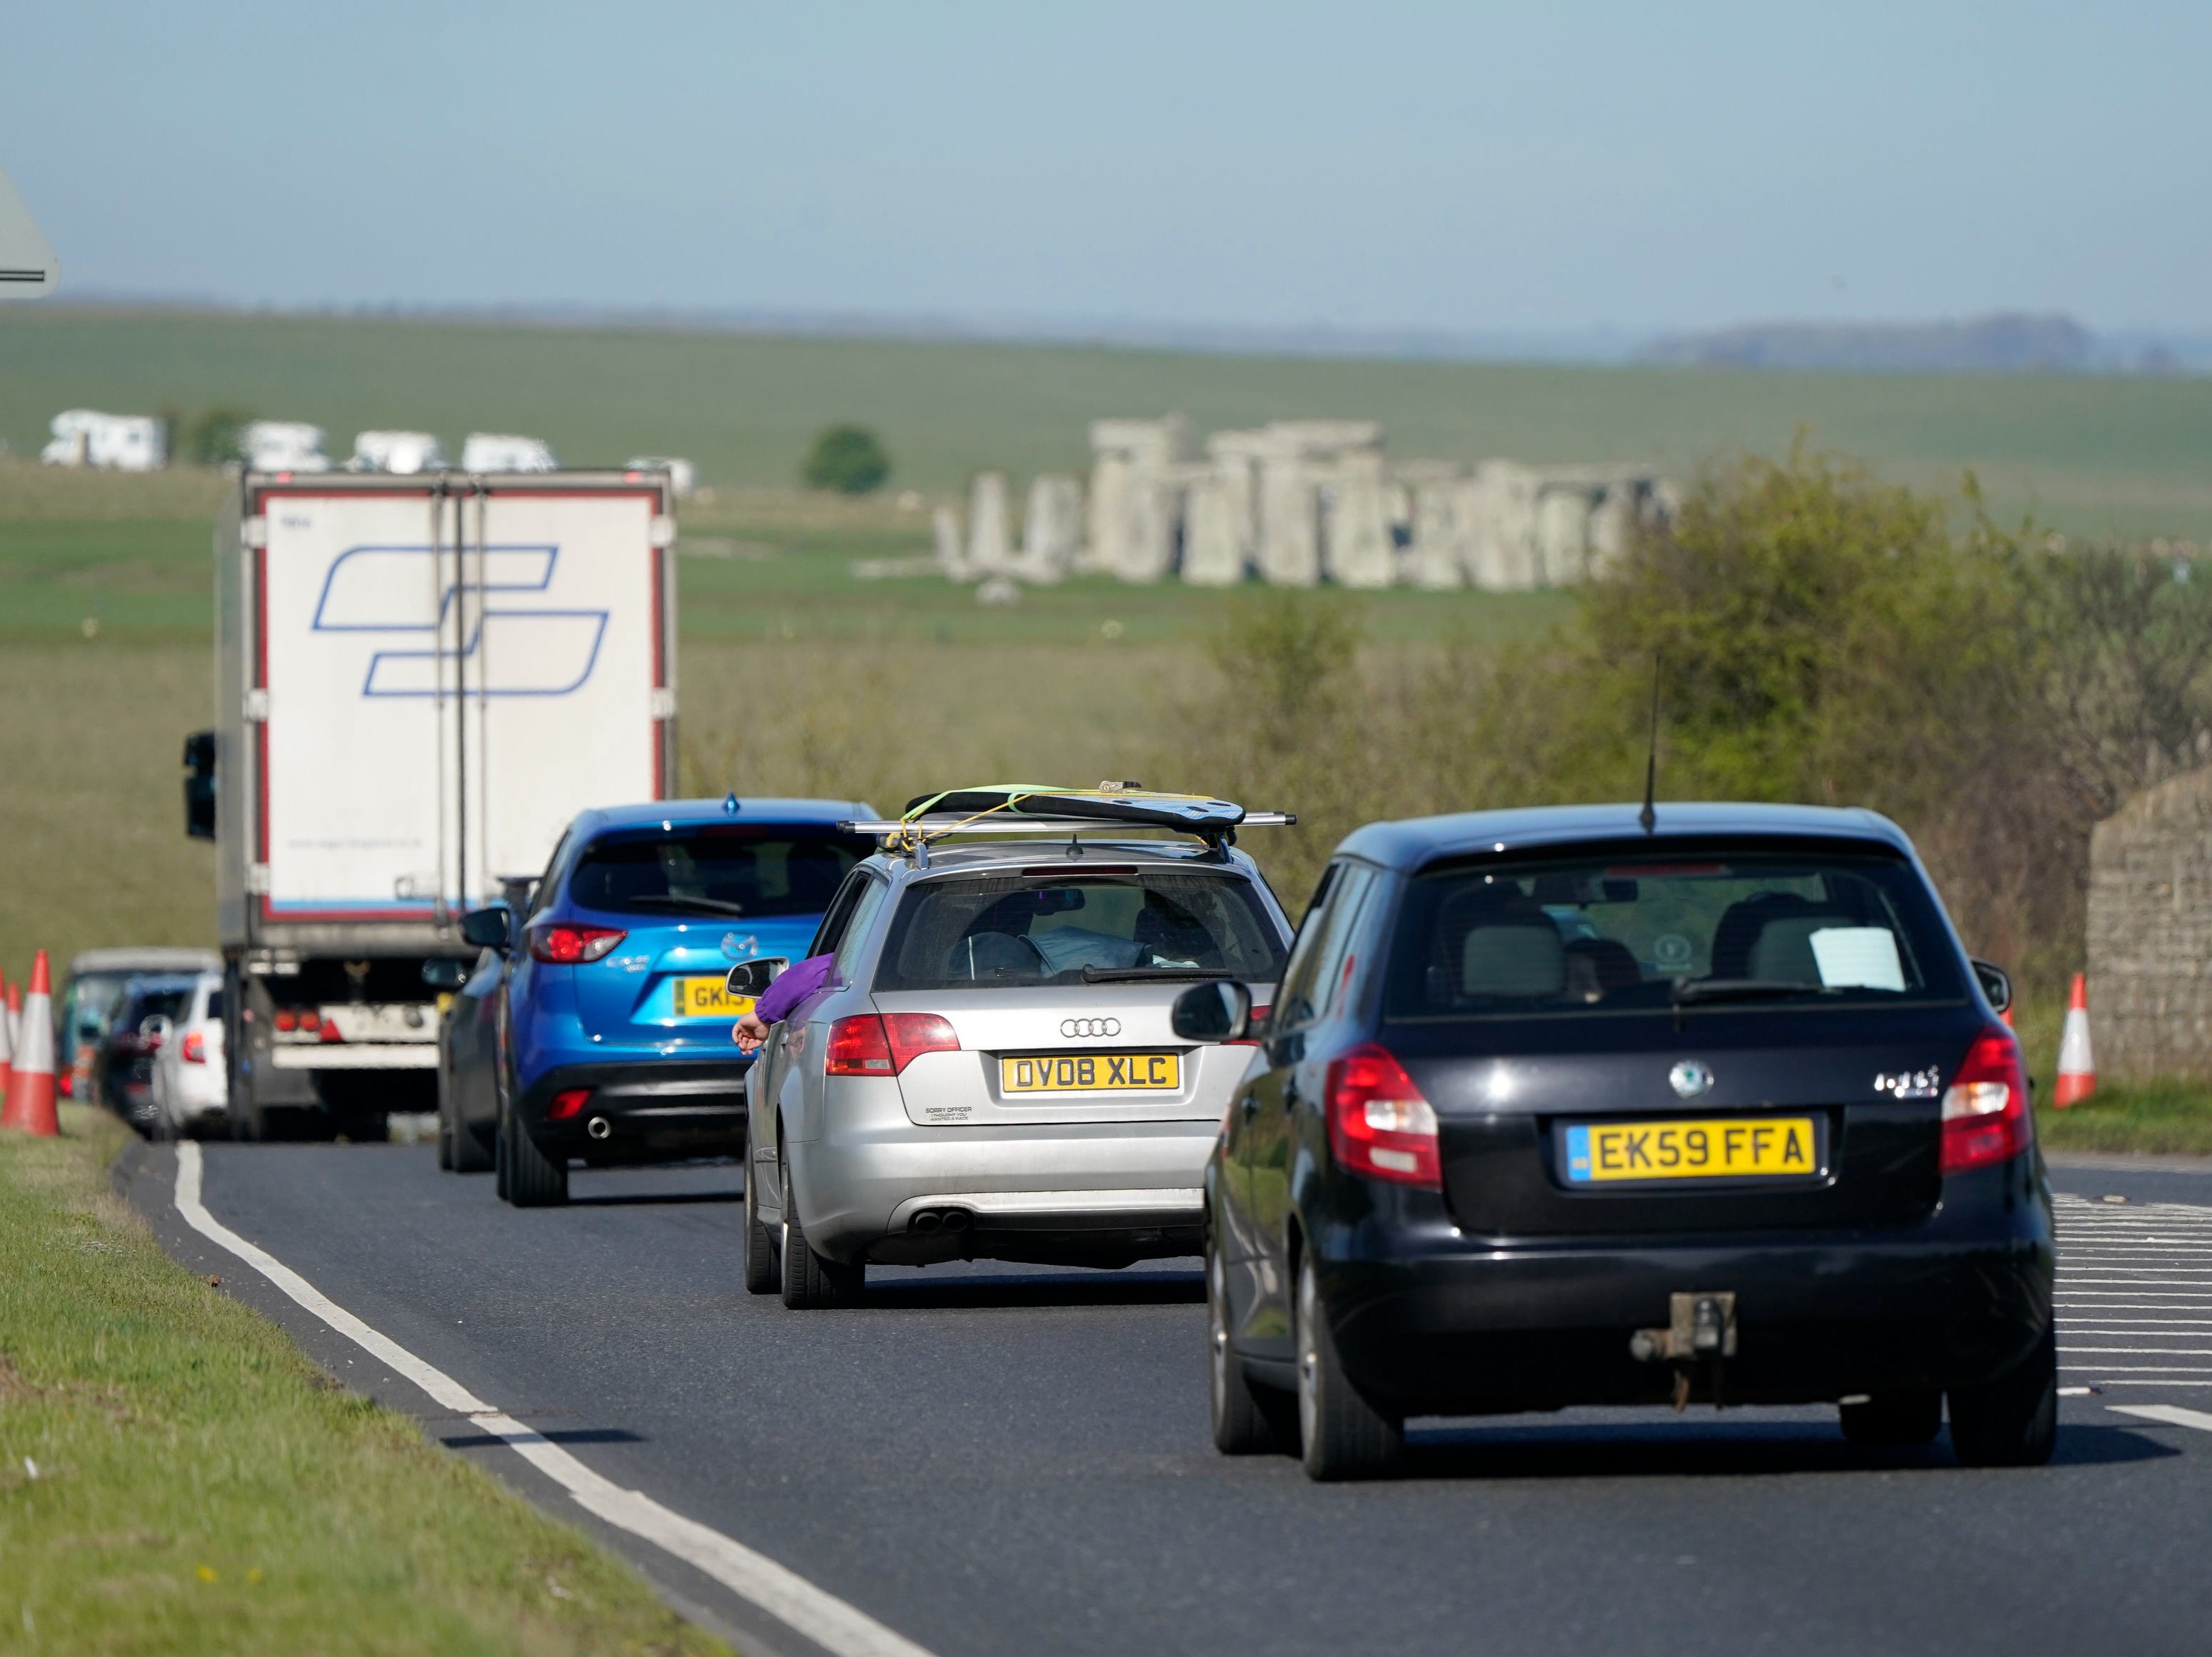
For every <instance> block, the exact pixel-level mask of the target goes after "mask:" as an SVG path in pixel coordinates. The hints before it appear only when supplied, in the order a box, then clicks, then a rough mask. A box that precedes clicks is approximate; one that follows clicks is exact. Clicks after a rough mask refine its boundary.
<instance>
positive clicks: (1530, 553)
mask: <svg viewBox="0 0 2212 1657" xmlns="http://www.w3.org/2000/svg"><path fill="white" fill-rule="evenodd" d="M1461 510H1462V513H1463V514H1464V515H1465V516H1464V519H1463V528H1462V543H1461V545H1462V546H1463V547H1464V548H1465V549H1466V556H1467V559H1468V564H1467V578H1468V584H1469V585H1470V586H1474V587H1480V588H1484V589H1486V591H1489V592H1493V593H1519V592H1523V591H1526V590H1527V589H1528V588H1531V587H1534V586H1535V585H1536V584H1537V573H1536V558H1535V550H1536V474H1535V472H1534V470H1532V469H1531V468H1529V467H1528V466H1522V465H1521V464H1519V463H1518V462H1517V461H1513V460H1485V461H1484V462H1483V463H1482V464H1481V465H1480V466H1477V467H1476V468H1475V472H1474V486H1473V487H1472V488H1471V489H1470V490H1468V492H1467V494H1466V495H1465V496H1462V497H1461Z"/></svg>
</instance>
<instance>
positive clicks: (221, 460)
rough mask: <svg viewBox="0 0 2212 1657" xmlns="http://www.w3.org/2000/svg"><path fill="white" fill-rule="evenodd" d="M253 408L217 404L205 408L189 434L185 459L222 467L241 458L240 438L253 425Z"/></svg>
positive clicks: (196, 464) (186, 440)
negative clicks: (213, 406)
mask: <svg viewBox="0 0 2212 1657" xmlns="http://www.w3.org/2000/svg"><path fill="white" fill-rule="evenodd" d="M252 421H253V412H252V410H250V409H240V408H230V407H228V406H221V405H219V406H217V407H215V408H211V409H204V410H202V411H200V413H199V414H198V415H197V417H194V419H193V421H192V423H191V425H190V426H189V427H188V428H186V429H185V459H186V460H191V462H192V463H193V464H194V465H195V466H225V465H228V463H229V462H231V461H233V460H240V459H242V458H244V457H243V455H242V454H241V452H240V448H239V439H240V436H243V435H244V433H245V430H246V427H247V426H248V425H250V424H252Z"/></svg>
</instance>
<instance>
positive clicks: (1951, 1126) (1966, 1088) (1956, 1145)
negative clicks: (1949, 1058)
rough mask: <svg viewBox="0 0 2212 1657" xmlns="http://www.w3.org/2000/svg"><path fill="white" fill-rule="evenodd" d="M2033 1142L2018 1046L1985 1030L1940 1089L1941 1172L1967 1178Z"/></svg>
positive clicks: (1999, 1032) (2004, 1033) (1997, 1031)
mask: <svg viewBox="0 0 2212 1657" xmlns="http://www.w3.org/2000/svg"><path fill="white" fill-rule="evenodd" d="M2032 1137H2033V1130H2031V1128H2030V1125H2029V1118H2028V1113H2027V1076H2026V1075H2024V1074H2023V1073H2022V1071H2021V1063H2020V1043H2019V1042H2018V1041H2016V1040H2015V1039H2014V1038H2013V1033H2012V1032H2011V1031H2009V1030H2006V1029H2002V1028H1997V1027H1992V1028H1990V1029H1988V1030H1984V1032H1982V1033H1981V1034H1980V1035H1978V1036H1977V1037H1976V1038H1975V1039H1974V1045H1972V1046H1971V1047H1969V1048H1968V1049H1966V1059H1965V1061H1964V1062H1963V1063H1960V1066H1959V1073H1958V1074H1957V1075H1954V1076H1953V1077H1952V1078H1951V1085H1950V1086H1949V1087H1947V1088H1945V1089H1944V1090H1943V1154H1942V1170H1943V1172H1944V1173H1947V1174H1952V1173H1967V1172H1969V1171H1970V1170H1972V1169H1974V1168H1986V1167H1990V1166H1991V1165H1992V1164H1995V1163H1998V1162H2008V1161H2011V1160H2012V1159H2013V1158H2014V1157H2015V1156H2018V1155H2019V1154H2021V1152H2023V1151H2025V1150H2026V1149H2027V1148H2028V1144H2029V1142H2030V1141H2031V1139H2032Z"/></svg>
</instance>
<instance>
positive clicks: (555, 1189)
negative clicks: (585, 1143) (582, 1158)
mask: <svg viewBox="0 0 2212 1657" xmlns="http://www.w3.org/2000/svg"><path fill="white" fill-rule="evenodd" d="M499 1173H500V1181H501V1186H502V1190H501V1195H502V1196H504V1197H506V1198H507V1201H508V1202H509V1203H513V1205H514V1206H515V1207H516V1208H519V1209H542V1208H551V1207H553V1206H555V1205H556V1204H558V1203H565V1202H567V1201H568V1161H567V1160H566V1159H565V1158H556V1157H550V1156H548V1155H546V1154H545V1153H544V1151H542V1150H540V1149H538V1142H537V1141H536V1140H534V1139H532V1137H531V1136H530V1133H529V1130H527V1129H526V1128H525V1127H524V1126H523V1125H522V1122H521V1119H520V1118H519V1117H517V1116H516V1115H515V1113H514V1112H512V1111H509V1112H507V1113H506V1114H505V1115H504V1116H502V1117H501V1118H500V1119H499Z"/></svg>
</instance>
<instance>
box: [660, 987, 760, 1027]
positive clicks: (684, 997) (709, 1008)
mask: <svg viewBox="0 0 2212 1657" xmlns="http://www.w3.org/2000/svg"><path fill="white" fill-rule="evenodd" d="M728 982H729V980H728V979H726V978H678V979H677V980H676V1016H677V1017H678V1018H680V1019H734V1018H736V1017H738V1015H739V1014H744V1013H750V1012H751V1011H752V1010H753V998H752V997H751V996H733V995H732V994H731V993H730V992H729V990H728V989H727V988H726V984H728Z"/></svg>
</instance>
